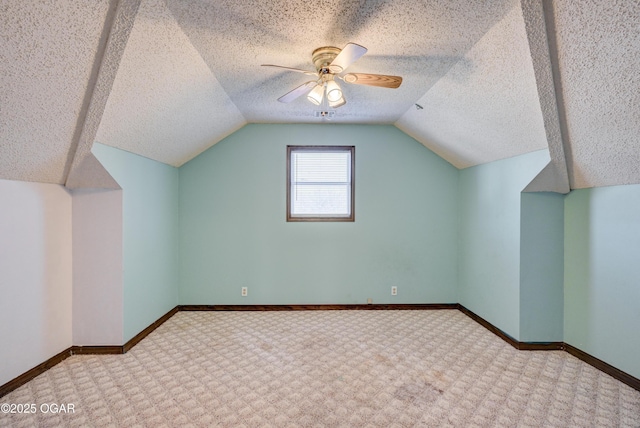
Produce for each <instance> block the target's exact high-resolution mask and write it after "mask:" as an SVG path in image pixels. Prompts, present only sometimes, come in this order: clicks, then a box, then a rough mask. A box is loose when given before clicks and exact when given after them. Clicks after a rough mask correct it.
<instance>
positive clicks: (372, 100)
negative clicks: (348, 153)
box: [167, 0, 517, 124]
mask: <svg viewBox="0 0 640 428" xmlns="http://www.w3.org/2000/svg"><path fill="white" fill-rule="evenodd" d="M515 4H517V1H515V0H491V1H489V0H486V1H478V2H469V1H467V0H464V1H463V0H458V1H441V0H427V1H421V2H417V1H415V0H393V1H367V2H364V1H360V2H348V1H344V0H327V1H323V2H320V3H318V2H310V1H307V0H274V1H263V0H248V1H242V2H239V1H237V0H215V1H214V0H167V5H168V6H169V9H170V10H171V12H172V13H173V15H174V17H175V18H176V20H177V21H178V23H179V24H180V26H181V28H182V29H183V31H184V32H185V34H186V35H187V36H188V37H189V39H190V40H191V43H192V44H193V46H194V47H195V48H196V49H197V50H198V52H199V53H200V55H201V56H202V58H203V59H204V61H205V62H206V63H207V65H208V66H209V67H210V69H211V70H212V71H213V73H214V74H215V76H216V77H217V79H218V81H219V82H220V84H221V85H222V87H223V88H224V90H225V91H226V93H227V94H228V95H229V97H230V98H231V100H232V101H233V103H234V104H235V105H236V106H237V107H238V109H239V110H240V111H241V112H242V114H243V115H244V117H245V118H246V119H247V121H248V122H280V123H282V122H285V123H291V122H311V123H318V122H319V121H320V119H317V118H315V117H314V111H316V110H318V108H317V107H315V106H314V105H313V104H311V103H309V102H308V101H307V100H306V97H301V98H299V99H297V100H296V101H294V102H292V103H290V104H283V103H279V102H277V101H276V100H277V99H278V97H280V96H281V95H284V94H285V93H287V92H288V91H290V90H291V89H293V88H295V87H297V86H299V85H301V84H302V83H304V82H306V81H308V80H310V77H309V76H306V75H303V74H299V73H292V72H286V71H280V70H278V69H274V68H266V67H260V64H264V63H266V64H278V65H284V66H290V67H297V68H302V69H307V70H314V68H313V65H312V63H311V54H312V52H313V50H314V49H316V48H318V47H321V46H327V45H329V46H337V47H339V48H342V47H343V46H344V45H345V44H346V43H348V42H354V43H358V44H360V45H362V46H365V47H367V48H368V49H369V51H368V53H367V54H366V55H365V56H364V57H362V58H361V59H360V60H358V61H357V62H356V63H354V64H353V66H351V67H350V68H349V69H348V71H352V72H370V73H380V74H392V75H400V76H402V77H403V78H404V81H403V83H402V86H401V87H400V88H399V89H395V90H393V89H385V88H376V87H367V86H362V85H349V84H346V83H345V84H342V87H343V89H344V93H345V96H346V99H347V104H346V105H345V106H343V107H341V108H339V109H338V110H337V111H336V116H335V118H334V119H333V122H338V123H340V122H348V123H389V124H390V123H394V122H395V121H396V120H397V119H398V118H399V117H400V116H401V115H402V113H404V112H405V111H406V110H407V109H408V108H409V107H411V106H412V105H413V103H414V102H415V101H416V100H417V99H418V98H419V97H420V96H421V95H422V94H424V93H425V92H426V91H427V90H429V88H430V87H431V86H432V85H434V84H435V83H436V82H437V81H438V79H440V78H441V77H442V76H444V75H445V74H446V73H447V72H448V71H449V69H450V68H451V67H453V66H454V64H456V63H457V62H458V61H459V60H460V59H461V58H463V57H464V55H465V53H466V52H467V51H468V50H469V49H470V48H471V47H472V46H473V45H474V44H475V43H476V42H477V41H478V40H479V39H480V38H481V37H482V36H483V35H484V34H485V33H486V31H487V30H489V29H490V28H491V27H492V26H493V25H494V24H495V23H496V22H498V21H499V20H500V19H501V18H502V17H503V16H504V14H505V13H507V12H508V11H509V9H511V7H512V6H513V5H515Z"/></svg>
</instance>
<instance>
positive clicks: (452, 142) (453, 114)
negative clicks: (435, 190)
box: [396, 4, 547, 168]
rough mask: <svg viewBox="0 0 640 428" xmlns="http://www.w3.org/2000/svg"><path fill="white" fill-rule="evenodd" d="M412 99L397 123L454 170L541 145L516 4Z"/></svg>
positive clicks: (532, 77) (543, 144)
mask: <svg viewBox="0 0 640 428" xmlns="http://www.w3.org/2000/svg"><path fill="white" fill-rule="evenodd" d="M417 104H418V105H419V106H420V107H417V106H416V107H415V108H410V109H409V110H408V111H407V112H406V113H405V114H404V115H403V116H402V117H401V118H400V120H398V122H396V125H397V126H398V127H399V128H400V129H402V130H404V131H405V132H406V133H408V134H409V135H411V136H413V137H414V138H416V139H417V140H418V141H420V142H421V143H423V144H424V145H425V146H427V147H428V148H430V149H431V150H432V151H434V152H435V153H437V154H438V155H440V156H441V157H443V158H444V159H446V160H448V161H449V162H450V163H452V164H453V165H454V166H456V167H458V168H466V167H469V166H473V165H478V164H483V163H487V162H491V161H494V160H498V159H503V158H508V157H513V156H517V155H520V154H524V153H528V152H532V151H536V150H541V149H546V148H547V137H546V133H545V128H544V121H543V117H542V112H541V109H540V103H539V100H538V91H537V87H536V79H535V75H534V71H533V65H532V62H531V54H530V52H529V44H528V39H527V33H526V30H525V25H524V20H523V16H522V9H521V8H520V5H519V4H516V5H514V6H513V7H512V8H511V10H510V11H509V12H508V13H507V14H506V15H505V16H504V17H503V18H502V20H501V21H499V22H498V23H496V24H495V25H494V26H493V27H492V28H491V29H490V30H489V31H487V33H486V34H485V35H484V36H483V37H482V38H481V39H480V40H479V41H478V42H477V43H476V44H475V45H474V46H473V47H472V48H471V49H470V50H469V51H468V52H467V53H466V54H465V55H464V57H463V58H462V59H461V60H460V61H458V62H457V63H456V64H455V65H454V66H453V67H452V68H451V69H450V70H449V72H448V73H447V74H446V75H444V76H443V77H442V78H441V79H440V80H439V81H438V82H437V83H436V84H435V85H434V86H433V87H431V88H430V89H429V90H428V91H427V93H426V94H424V96H422V97H421V98H420V99H419V100H417Z"/></svg>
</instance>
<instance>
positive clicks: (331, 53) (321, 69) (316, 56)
mask: <svg viewBox="0 0 640 428" xmlns="http://www.w3.org/2000/svg"><path fill="white" fill-rule="evenodd" d="M341 50H342V49H339V48H336V47H334V46H324V47H321V48H318V49H316V50H314V51H313V54H312V55H311V58H312V60H313V65H314V66H315V67H316V70H317V71H318V74H320V75H323V74H333V73H339V72H340V71H342V69H340V70H339V71H335V70H330V69H329V64H331V63H332V62H333V60H334V59H335V57H337V56H338V54H339V53H340V51H341Z"/></svg>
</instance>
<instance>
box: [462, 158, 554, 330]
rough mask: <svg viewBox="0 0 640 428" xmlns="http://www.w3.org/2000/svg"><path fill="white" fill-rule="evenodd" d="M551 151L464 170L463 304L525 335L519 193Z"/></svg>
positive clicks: (499, 326) (490, 320)
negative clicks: (522, 303) (521, 327)
mask: <svg viewBox="0 0 640 428" xmlns="http://www.w3.org/2000/svg"><path fill="white" fill-rule="evenodd" d="M548 162H549V154H548V151H546V150H541V151H538V152H533V153H528V154H526V155H522V156H517V157H513V158H509V159H504V160H500V161H496V162H491V163H488V164H484V165H479V166H475V167H472V168H467V169H464V170H461V171H460V176H459V194H458V196H459V205H458V206H459V253H458V257H459V283H458V297H459V302H460V303H461V304H462V305H464V306H465V307H466V308H468V309H470V310H471V311H473V312H475V313H476V314H478V315H479V316H481V317H482V318H484V319H486V320H487V321H489V322H490V323H492V324H493V325H495V326H496V327H498V328H500V329H501V330H503V331H504V332H505V333H507V334H508V335H510V336H512V337H513V338H515V339H519V337H520V192H521V191H522V189H524V188H525V187H526V186H527V184H529V182H530V181H531V180H532V179H533V178H534V177H535V176H536V175H537V174H538V172H540V171H541V170H542V168H544V167H545V165H546V164H547V163H548Z"/></svg>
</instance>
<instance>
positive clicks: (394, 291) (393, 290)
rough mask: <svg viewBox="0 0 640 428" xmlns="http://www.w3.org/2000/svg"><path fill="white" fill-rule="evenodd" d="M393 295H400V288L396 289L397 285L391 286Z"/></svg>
mask: <svg viewBox="0 0 640 428" xmlns="http://www.w3.org/2000/svg"><path fill="white" fill-rule="evenodd" d="M391 295H392V296H397V295H398V287H396V286H395V285H393V286H391Z"/></svg>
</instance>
